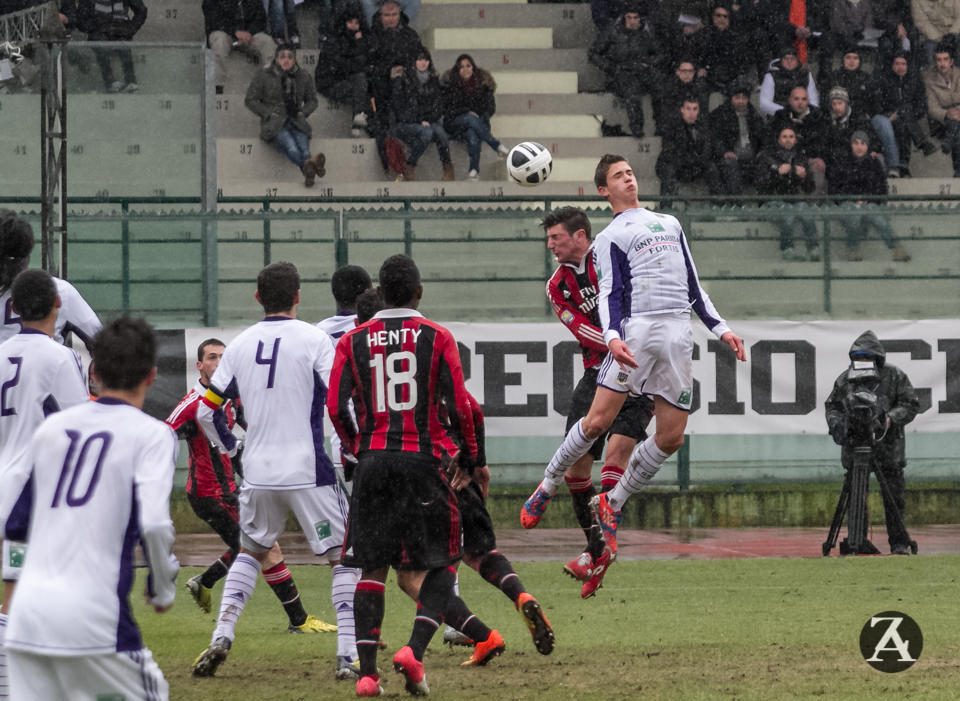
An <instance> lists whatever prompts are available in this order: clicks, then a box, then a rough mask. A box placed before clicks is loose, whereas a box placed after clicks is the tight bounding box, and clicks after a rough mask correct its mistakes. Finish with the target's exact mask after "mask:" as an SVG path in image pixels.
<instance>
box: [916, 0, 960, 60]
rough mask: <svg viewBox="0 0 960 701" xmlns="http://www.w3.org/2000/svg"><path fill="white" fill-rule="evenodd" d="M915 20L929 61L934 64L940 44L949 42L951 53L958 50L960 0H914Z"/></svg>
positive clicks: (954, 53)
mask: <svg viewBox="0 0 960 701" xmlns="http://www.w3.org/2000/svg"><path fill="white" fill-rule="evenodd" d="M912 7H913V21H914V23H915V24H916V25H917V30H918V31H919V32H920V36H921V37H922V39H923V50H924V54H925V55H926V57H927V63H928V64H933V63H934V60H935V56H934V54H936V53H939V51H940V49H939V46H940V45H944V46H946V44H944V42H948V43H949V45H950V46H949V51H950V54H951V55H956V52H957V35H958V34H960V0H912Z"/></svg>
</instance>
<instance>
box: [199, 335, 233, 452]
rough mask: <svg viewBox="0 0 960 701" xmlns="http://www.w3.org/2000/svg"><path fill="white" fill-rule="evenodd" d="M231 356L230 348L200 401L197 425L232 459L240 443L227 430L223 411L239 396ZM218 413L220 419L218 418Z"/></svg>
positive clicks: (211, 441) (224, 354) (225, 352)
mask: <svg viewBox="0 0 960 701" xmlns="http://www.w3.org/2000/svg"><path fill="white" fill-rule="evenodd" d="M230 355H231V353H230V348H227V350H225V351H224V353H223V358H221V360H220V364H219V365H218V366H217V370H216V372H215V373H214V374H213V377H211V378H210V386H209V387H208V388H207V392H206V394H204V395H203V397H202V398H201V399H200V405H199V406H198V407H197V423H199V424H200V427H201V428H202V429H203V433H204V435H205V436H206V437H207V440H209V441H210V443H212V444H213V445H215V446H217V447H218V448H220V449H221V452H224V453H226V454H227V455H229V456H230V457H231V458H232V457H233V456H234V455H236V454H237V448H238V447H239V445H240V442H239V441H238V440H237V437H236V436H234V435H233V433H232V432H231V431H230V430H229V428H227V422H226V420H225V419H224V418H223V411H222V409H221V407H223V403H224V402H225V401H226V400H227V399H236V398H237V396H238V395H239V392H238V391H237V382H236V379H235V378H234V376H233V373H232V371H231V370H230ZM220 387H226V389H223V390H221V389H219V388H220ZM218 411H219V413H220V419H217V417H216V413H217V412H218Z"/></svg>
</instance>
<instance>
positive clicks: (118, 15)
mask: <svg viewBox="0 0 960 701" xmlns="http://www.w3.org/2000/svg"><path fill="white" fill-rule="evenodd" d="M76 16H77V22H78V24H79V26H80V29H81V30H82V31H84V32H86V34H87V41H131V40H132V39H133V36H134V35H135V34H136V33H137V32H138V31H139V30H140V27H142V26H143V23H144V22H145V21H146V19H147V8H146V6H145V5H144V4H143V0H113V2H110V3H101V2H94V0H80V2H79V3H78V4H77V13H76ZM93 53H94V56H95V57H96V59H97V65H98V66H99V67H100V76H101V77H102V78H103V87H104V88H105V89H106V91H107V92H111V93H114V92H136V91H137V90H138V89H139V86H138V85H137V76H136V73H135V72H134V68H133V53H132V52H131V51H130V49H94V52H93ZM113 56H116V57H117V58H118V59H119V61H120V65H121V67H122V68H123V80H122V81H121V80H116V79H115V78H114V75H113V66H112V65H111V58H112V57H113Z"/></svg>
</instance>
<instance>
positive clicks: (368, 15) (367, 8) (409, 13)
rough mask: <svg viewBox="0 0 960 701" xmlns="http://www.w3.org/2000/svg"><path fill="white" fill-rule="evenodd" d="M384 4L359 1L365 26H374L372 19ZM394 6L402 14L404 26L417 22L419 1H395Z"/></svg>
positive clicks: (370, 0) (374, 1) (372, 1)
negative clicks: (395, 5)
mask: <svg viewBox="0 0 960 701" xmlns="http://www.w3.org/2000/svg"><path fill="white" fill-rule="evenodd" d="M384 4H385V3H383V2H382V0H360V6H361V7H362V8H363V19H364V21H365V22H366V23H367V26H371V27H372V26H374V24H375V22H374V17H376V14H377V12H379V11H380V10H381V9H382V6H383V5H384ZM396 4H397V7H398V8H399V10H400V12H401V13H403V23H404V24H413V23H414V22H416V21H417V15H418V14H420V0H396Z"/></svg>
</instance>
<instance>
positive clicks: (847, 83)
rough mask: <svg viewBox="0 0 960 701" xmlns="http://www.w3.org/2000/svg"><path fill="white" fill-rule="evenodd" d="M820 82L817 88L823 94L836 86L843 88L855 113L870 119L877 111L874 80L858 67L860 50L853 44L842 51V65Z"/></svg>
mask: <svg viewBox="0 0 960 701" xmlns="http://www.w3.org/2000/svg"><path fill="white" fill-rule="evenodd" d="M820 82H821V84H820V86H819V87H820V89H821V90H823V91H825V92H829V90H830V89H831V88H835V87H837V86H840V87H841V88H844V89H845V90H846V91H847V94H848V95H849V96H850V106H851V107H852V108H853V109H854V111H856V112H860V113H863V114H867V115H870V116H871V117H872V116H873V115H875V114H876V113H877V111H878V110H879V107H878V101H879V98H880V95H879V91H878V89H877V85H876V80H874V78H872V77H871V76H870V75H868V74H867V72H866V71H864V70H863V69H862V68H861V67H860V49H859V48H858V47H857V46H856V45H855V44H850V45H848V46H847V47H846V48H845V49H844V53H843V63H842V65H841V66H840V67H839V68H838V69H837V70H835V71H833V72H832V73H830V75H829V76H827V77H826V78H824V80H823V81H820Z"/></svg>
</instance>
